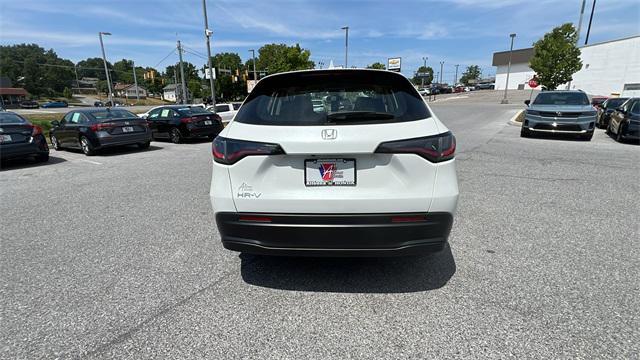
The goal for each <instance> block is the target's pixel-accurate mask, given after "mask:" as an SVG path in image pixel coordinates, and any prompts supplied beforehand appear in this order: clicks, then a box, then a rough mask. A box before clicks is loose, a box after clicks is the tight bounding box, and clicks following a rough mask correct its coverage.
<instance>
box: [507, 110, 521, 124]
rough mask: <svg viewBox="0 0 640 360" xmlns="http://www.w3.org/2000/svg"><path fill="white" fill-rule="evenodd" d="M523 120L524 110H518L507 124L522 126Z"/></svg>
mask: <svg viewBox="0 0 640 360" xmlns="http://www.w3.org/2000/svg"><path fill="white" fill-rule="evenodd" d="M523 120H524V110H520V111H518V112H517V113H516V114H515V115H513V117H512V118H511V119H509V122H508V124H509V125H513V126H520V127H521V126H522V121H523Z"/></svg>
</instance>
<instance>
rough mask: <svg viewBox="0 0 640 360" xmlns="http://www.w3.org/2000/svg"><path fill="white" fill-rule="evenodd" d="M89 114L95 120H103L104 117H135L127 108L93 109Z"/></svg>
mask: <svg viewBox="0 0 640 360" xmlns="http://www.w3.org/2000/svg"><path fill="white" fill-rule="evenodd" d="M90 114H91V116H92V117H93V118H94V119H96V120H105V119H127V118H135V117H137V116H136V115H135V114H133V113H132V112H129V111H127V110H110V109H108V110H101V111H94V112H91V113H90Z"/></svg>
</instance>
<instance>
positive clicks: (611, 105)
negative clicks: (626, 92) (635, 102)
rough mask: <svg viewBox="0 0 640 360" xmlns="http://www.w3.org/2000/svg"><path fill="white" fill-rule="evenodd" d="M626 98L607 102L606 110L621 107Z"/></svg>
mask: <svg viewBox="0 0 640 360" xmlns="http://www.w3.org/2000/svg"><path fill="white" fill-rule="evenodd" d="M627 99H628V98H615V99H609V100H607V105H606V107H607V109H615V108H617V107H619V106H620V105H622V104H623V103H624V102H625V101H627Z"/></svg>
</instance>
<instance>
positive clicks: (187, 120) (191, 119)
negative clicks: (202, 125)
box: [180, 117, 196, 124]
mask: <svg viewBox="0 0 640 360" xmlns="http://www.w3.org/2000/svg"><path fill="white" fill-rule="evenodd" d="M194 121H196V119H194V118H190V117H186V118H182V119H180V122H181V123H183V124H189V123H192V122H194Z"/></svg>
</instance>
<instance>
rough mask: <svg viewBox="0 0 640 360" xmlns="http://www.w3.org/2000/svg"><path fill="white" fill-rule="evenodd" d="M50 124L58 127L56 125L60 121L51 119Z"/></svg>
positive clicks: (58, 124)
mask: <svg viewBox="0 0 640 360" xmlns="http://www.w3.org/2000/svg"><path fill="white" fill-rule="evenodd" d="M51 126H52V127H58V126H60V122H59V121H58V120H53V121H52V122H51Z"/></svg>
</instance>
